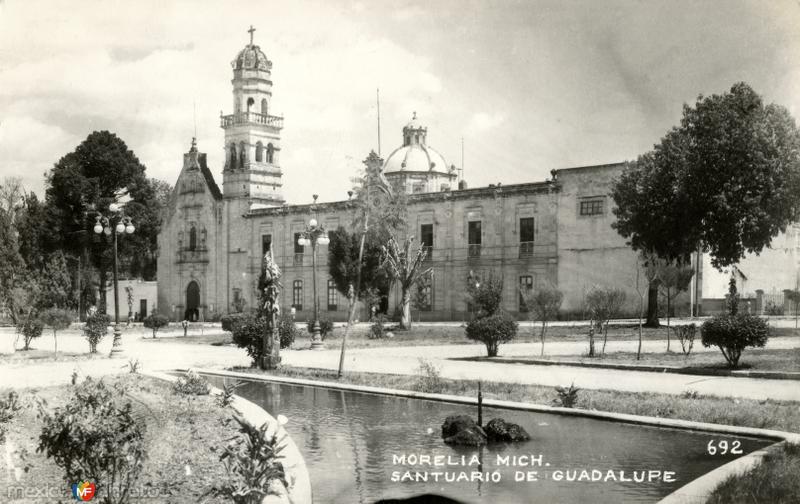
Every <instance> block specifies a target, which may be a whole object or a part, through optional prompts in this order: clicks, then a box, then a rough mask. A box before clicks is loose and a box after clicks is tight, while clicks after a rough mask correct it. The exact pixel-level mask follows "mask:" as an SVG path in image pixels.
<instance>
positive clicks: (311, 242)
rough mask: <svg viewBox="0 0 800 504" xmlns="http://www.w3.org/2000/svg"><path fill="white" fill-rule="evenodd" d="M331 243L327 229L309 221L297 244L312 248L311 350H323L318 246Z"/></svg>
mask: <svg viewBox="0 0 800 504" xmlns="http://www.w3.org/2000/svg"><path fill="white" fill-rule="evenodd" d="M317 197H318V196H317V195H316V194H315V195H314V210H315V211H316V203H317ZM330 242H331V240H330V238H328V233H327V231H325V228H323V227H322V226H320V225H319V223H318V222H317V219H315V218H313V217H312V218H311V220H309V221H308V226H307V227H306V230H305V231H303V232H302V233H300V238H298V239H297V244H298V245H300V246H302V247H307V246H311V279H312V289H313V290H314V325H313V326H312V327H313V329H312V333H311V349H312V350H322V349H323V345H322V337H321V336H320V328H319V296H318V295H317V245H328V244H329V243H330Z"/></svg>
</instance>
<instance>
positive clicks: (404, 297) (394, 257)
mask: <svg viewBox="0 0 800 504" xmlns="http://www.w3.org/2000/svg"><path fill="white" fill-rule="evenodd" d="M425 255H426V251H425V248H424V246H422V245H420V246H418V247H416V248H414V238H413V237H409V238H406V240H405V243H404V244H403V246H402V248H401V247H400V245H399V244H398V243H397V241H396V240H395V239H394V238H390V239H389V243H387V244H386V245H385V246H384V247H383V263H384V264H385V265H386V266H387V267H388V270H389V274H390V275H391V278H393V279H394V280H396V281H397V282H400V310H401V312H402V314H401V316H400V328H401V329H411V288H412V287H413V286H414V284H415V283H417V281H418V280H419V279H420V278H422V277H424V276H425V275H427V274H428V273H430V271H431V268H424V267H423V262H424V261H425Z"/></svg>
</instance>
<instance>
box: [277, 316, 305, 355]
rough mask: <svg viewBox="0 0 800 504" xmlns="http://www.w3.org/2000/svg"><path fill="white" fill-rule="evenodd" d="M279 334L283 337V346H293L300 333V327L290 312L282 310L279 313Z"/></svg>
mask: <svg viewBox="0 0 800 504" xmlns="http://www.w3.org/2000/svg"><path fill="white" fill-rule="evenodd" d="M278 335H279V336H280V339H281V348H289V347H291V346H292V343H294V340H296V339H297V338H298V336H299V335H300V329H298V328H297V325H295V323H294V319H293V318H292V316H291V315H290V314H288V313H285V312H281V314H280V315H278Z"/></svg>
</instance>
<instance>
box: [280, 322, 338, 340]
mask: <svg viewBox="0 0 800 504" xmlns="http://www.w3.org/2000/svg"><path fill="white" fill-rule="evenodd" d="M306 328H307V329H308V333H309V334H312V333H313V332H314V319H313V318H312V319H309V321H308V323H307V324H306ZM332 331H333V322H331V319H327V318H320V319H319V334H320V336H321V337H322V339H323V340H324V339H325V337H326V336H327V335H328V334H330V333H331V332H332ZM292 341H294V338H292ZM290 344H291V343H290Z"/></svg>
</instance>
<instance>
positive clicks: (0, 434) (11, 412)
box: [0, 390, 22, 444]
mask: <svg viewBox="0 0 800 504" xmlns="http://www.w3.org/2000/svg"><path fill="white" fill-rule="evenodd" d="M7 397H8V398H7V399H0V444H3V443H4V442H5V440H6V425H7V424H8V423H9V422H11V420H13V419H14V416H15V415H16V413H17V411H19V410H21V409H22V405H21V404H20V402H19V395H18V394H17V393H16V392H14V391H13V390H12V391H11V392H9V393H8V396H7Z"/></svg>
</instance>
